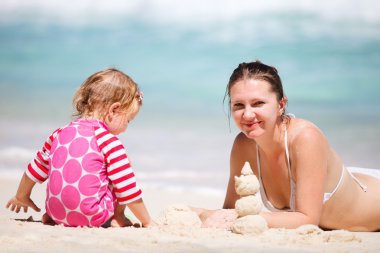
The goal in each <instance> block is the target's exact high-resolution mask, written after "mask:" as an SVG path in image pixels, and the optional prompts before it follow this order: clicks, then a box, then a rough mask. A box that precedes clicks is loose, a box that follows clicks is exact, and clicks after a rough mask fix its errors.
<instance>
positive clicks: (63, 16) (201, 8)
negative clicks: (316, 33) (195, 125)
mask: <svg viewBox="0 0 380 253" xmlns="http://www.w3.org/2000/svg"><path fill="white" fill-rule="evenodd" d="M0 5H1V8H0V15H1V16H2V17H3V18H2V20H3V21H4V18H5V19H8V20H10V19H22V18H26V19H35V20H40V21H42V20H45V21H57V22H62V23H66V24H85V23H97V22H102V23H103V22H109V21H112V20H117V19H122V20H125V19H126V18H127V19H128V18H133V19H142V20H145V21H148V22H152V23H154V24H157V23H166V24H172V25H174V24H177V25H178V24H179V25H188V26H196V27H198V26H199V25H200V24H203V25H207V24H208V25H215V24H220V23H224V24H227V23H231V22H232V23H234V22H235V21H239V20H242V19H246V18H255V16H260V17H265V16H266V15H273V14H275V15H276V16H278V15H280V16H281V15H283V14H286V15H288V14H291V15H296V16H298V15H300V14H301V15H308V16H317V17H320V18H322V19H331V20H341V21H362V22H365V23H372V24H374V23H375V24H376V23H377V24H378V23H379V22H380V15H378V12H379V6H380V4H379V2H378V1H377V0H362V1H359V2H358V1H355V0H349V1H348V0H331V1H328V0H321V1H302V0H288V1H277V0H267V1H250V0H242V1H235V0H214V1H203V0H191V1H176V0H161V1H155V0H146V1H141V0H129V1H123V0H120V1H119V0H109V1H102V0H81V1H75V0H67V1H60V0H28V1H24V0H3V1H1V3H0ZM169 13H170V15H168V14H169Z"/></svg>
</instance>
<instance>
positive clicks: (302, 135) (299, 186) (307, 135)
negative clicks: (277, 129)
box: [261, 126, 330, 228]
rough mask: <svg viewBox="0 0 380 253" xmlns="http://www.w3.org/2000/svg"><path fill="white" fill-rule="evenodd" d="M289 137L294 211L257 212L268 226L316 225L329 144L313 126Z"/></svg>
mask: <svg viewBox="0 0 380 253" xmlns="http://www.w3.org/2000/svg"><path fill="white" fill-rule="evenodd" d="M289 140H290V145H289V146H290V147H291V149H290V157H291V170H292V175H293V179H294V180H295V182H296V193H295V196H296V200H295V209H296V211H295V212H273V213H269V212H266V213H261V215H262V216H263V217H264V218H265V219H266V221H267V222H268V226H269V227H284V228H296V227H299V226H301V225H304V224H314V225H318V224H319V220H320V217H321V213H322V205H323V194H324V188H325V184H326V175H327V163H328V154H329V150H330V148H329V146H328V143H327V140H326V138H325V137H324V136H323V134H322V133H321V131H320V130H319V129H318V128H316V127H315V126H306V127H305V128H304V129H300V130H299V131H297V134H296V135H295V136H294V137H293V138H292V137H291V138H289Z"/></svg>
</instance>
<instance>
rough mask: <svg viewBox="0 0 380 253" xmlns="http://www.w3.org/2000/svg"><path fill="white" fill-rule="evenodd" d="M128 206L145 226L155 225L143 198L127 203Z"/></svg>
mask: <svg viewBox="0 0 380 253" xmlns="http://www.w3.org/2000/svg"><path fill="white" fill-rule="evenodd" d="M127 206H128V208H129V209H130V210H131V211H132V213H133V214H134V215H135V216H136V218H137V219H138V220H139V221H140V222H141V225H142V226H143V227H149V226H151V225H154V222H153V221H152V219H151V218H150V215H149V213H148V210H147V209H146V207H145V204H144V201H143V199H142V198H141V199H138V200H135V201H133V202H131V203H128V204H127Z"/></svg>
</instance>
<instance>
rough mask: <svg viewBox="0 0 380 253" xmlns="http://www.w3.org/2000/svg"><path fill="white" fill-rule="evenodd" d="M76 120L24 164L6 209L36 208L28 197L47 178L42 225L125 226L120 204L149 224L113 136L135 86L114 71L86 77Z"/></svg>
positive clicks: (125, 120) (122, 125)
mask: <svg viewBox="0 0 380 253" xmlns="http://www.w3.org/2000/svg"><path fill="white" fill-rule="evenodd" d="M73 105H74V106H75V108H76V110H77V112H76V116H78V118H77V119H76V120H74V121H72V122H71V123H70V124H68V125H66V126H64V127H62V128H58V129H57V130H55V131H54V132H53V133H52V134H51V135H50V136H49V138H48V139H47V141H46V142H45V144H44V145H43V147H42V149H41V150H40V151H38V152H37V155H36V157H35V159H34V160H33V161H32V162H31V163H29V165H28V167H27V169H26V171H25V173H24V175H23V177H22V179H21V182H20V185H19V187H18V190H17V193H16V196H14V197H13V198H12V199H11V200H9V202H8V203H7V208H9V207H10V209H11V210H12V211H16V213H18V212H19V211H20V209H21V208H23V209H24V211H25V212H26V211H27V209H28V207H30V208H32V209H34V210H35V211H40V209H39V208H38V207H37V206H36V205H35V204H34V202H33V201H32V200H31V198H30V195H31V192H32V189H33V187H34V185H35V183H36V182H38V183H42V182H44V181H46V180H47V189H46V195H47V196H46V202H45V207H46V213H45V214H44V215H43V217H42V222H43V223H49V222H51V221H54V222H55V223H56V224H64V225H65V226H73V227H76V226H90V227H98V226H101V225H103V224H104V223H105V222H107V221H108V220H111V225H112V226H122V227H123V226H130V225H133V224H132V222H131V221H130V220H129V219H127V218H126V217H125V215H124V210H125V207H126V206H128V208H129V209H130V210H131V211H132V213H133V214H134V215H135V216H136V218H137V219H138V220H139V221H140V222H141V224H142V226H143V227H148V226H149V225H151V224H152V221H151V218H150V216H149V213H148V211H147V209H146V207H145V205H144V202H143V200H142V197H141V194H142V193H141V189H140V188H139V187H138V185H137V184H136V179H135V175H134V173H133V170H132V167H131V164H130V162H129V160H128V157H127V155H126V153H125V149H124V146H123V144H122V143H121V142H120V140H119V138H118V137H117V136H116V135H118V134H120V133H122V132H124V131H125V130H126V129H127V126H128V124H129V122H130V121H132V120H133V119H134V117H135V116H136V114H137V113H138V111H139V109H140V106H141V105H142V93H141V92H140V91H139V88H138V86H137V84H136V83H135V82H134V81H133V80H132V79H131V78H130V77H129V76H127V75H126V74H124V73H123V72H121V71H119V70H117V69H107V70H104V71H100V72H97V73H95V74H93V75H91V76H90V77H89V78H87V80H86V81H85V82H84V83H83V84H82V86H81V87H80V88H79V90H78V91H77V92H76V94H75V95H74V98H73Z"/></svg>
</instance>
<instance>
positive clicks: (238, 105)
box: [232, 104, 244, 110]
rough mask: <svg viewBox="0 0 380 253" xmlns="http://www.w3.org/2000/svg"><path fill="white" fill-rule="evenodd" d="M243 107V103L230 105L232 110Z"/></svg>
mask: <svg viewBox="0 0 380 253" xmlns="http://www.w3.org/2000/svg"><path fill="white" fill-rule="evenodd" d="M243 107H244V105H243V104H234V105H233V106H232V108H233V109H234V110H238V109H241V108H243Z"/></svg>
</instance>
